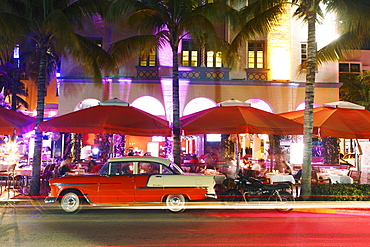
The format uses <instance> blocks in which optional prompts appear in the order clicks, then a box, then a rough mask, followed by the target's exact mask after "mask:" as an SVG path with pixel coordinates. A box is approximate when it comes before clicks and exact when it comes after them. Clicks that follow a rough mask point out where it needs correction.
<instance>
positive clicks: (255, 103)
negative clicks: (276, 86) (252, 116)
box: [245, 98, 274, 113]
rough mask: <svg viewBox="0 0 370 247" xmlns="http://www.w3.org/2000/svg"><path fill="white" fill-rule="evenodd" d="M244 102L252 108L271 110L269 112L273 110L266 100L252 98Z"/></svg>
mask: <svg viewBox="0 0 370 247" xmlns="http://www.w3.org/2000/svg"><path fill="white" fill-rule="evenodd" d="M245 102H247V103H249V104H251V106H252V107H254V108H257V109H260V110H263V111H267V112H271V113H273V112H274V111H273V110H272V108H271V106H270V104H268V103H267V102H266V101H264V100H262V99H259V98H252V99H249V100H246V101H245Z"/></svg>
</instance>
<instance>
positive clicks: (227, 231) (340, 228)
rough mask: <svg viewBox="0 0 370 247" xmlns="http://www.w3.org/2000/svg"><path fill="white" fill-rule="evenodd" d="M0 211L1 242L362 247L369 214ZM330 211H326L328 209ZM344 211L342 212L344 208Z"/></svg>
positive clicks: (369, 239) (369, 230) (369, 231)
mask: <svg viewBox="0 0 370 247" xmlns="http://www.w3.org/2000/svg"><path fill="white" fill-rule="evenodd" d="M0 210H1V218H0V222H1V231H0V243H1V246H38V247H42V246H365V245H368V243H370V214H368V213H367V212H366V211H365V212H364V213H363V214H362V215H359V214H351V213H336V214H333V213H315V212H304V211H293V212H290V213H278V212H276V211H275V210H239V209H238V210H232V209H227V210H220V209H212V210H206V209H202V210H186V211H185V212H183V213H180V214H174V213H170V212H168V211H165V210H142V209H87V210H83V211H81V212H80V213H79V214H76V215H67V214H63V213H59V211H58V210H57V209H55V208H52V209H46V210H45V209H44V208H38V207H34V206H31V205H24V206H14V207H5V206H2V207H1V208H0ZM328 212H329V211H328ZM343 212H345V211H343Z"/></svg>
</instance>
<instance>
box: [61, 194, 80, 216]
mask: <svg viewBox="0 0 370 247" xmlns="http://www.w3.org/2000/svg"><path fill="white" fill-rule="evenodd" d="M81 197H82V195H79V194H78V193H76V192H67V193H65V194H64V195H63V196H62V198H61V199H60V208H61V209H62V211H63V212H66V213H71V214H72V213H74V214H76V213H78V212H79V211H80V210H81V206H82V198H81Z"/></svg>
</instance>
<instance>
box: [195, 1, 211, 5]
mask: <svg viewBox="0 0 370 247" xmlns="http://www.w3.org/2000/svg"><path fill="white" fill-rule="evenodd" d="M207 3H213V0H198V6H202V5H205V4H207Z"/></svg>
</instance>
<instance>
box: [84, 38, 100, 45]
mask: <svg viewBox="0 0 370 247" xmlns="http://www.w3.org/2000/svg"><path fill="white" fill-rule="evenodd" d="M87 38H88V39H89V40H90V41H91V42H93V43H95V44H96V45H97V46H99V47H103V38H102V37H87Z"/></svg>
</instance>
